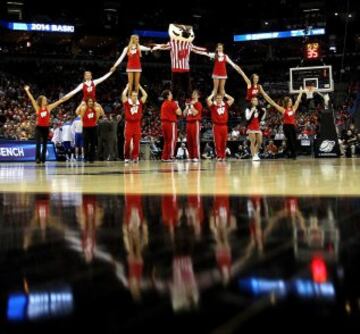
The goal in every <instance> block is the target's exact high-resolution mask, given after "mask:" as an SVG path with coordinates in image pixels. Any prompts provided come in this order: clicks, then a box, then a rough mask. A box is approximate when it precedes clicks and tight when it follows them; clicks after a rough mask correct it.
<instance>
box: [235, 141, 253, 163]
mask: <svg viewBox="0 0 360 334" xmlns="http://www.w3.org/2000/svg"><path fill="white" fill-rule="evenodd" d="M250 157H251V154H250V148H249V146H248V145H247V144H246V142H244V144H243V145H242V144H240V145H239V146H238V148H237V152H235V158H236V159H250Z"/></svg>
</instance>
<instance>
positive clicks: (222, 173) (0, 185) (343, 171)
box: [0, 159, 360, 196]
mask: <svg viewBox="0 0 360 334" xmlns="http://www.w3.org/2000/svg"><path fill="white" fill-rule="evenodd" d="M359 180H360V159H323V160H319V159H298V160H267V161H261V162H252V161H247V160H242V161H236V160H234V161H227V162H215V161H202V162H201V163H191V162H183V161H177V162H173V163H161V162H158V161H142V162H140V163H139V164H129V165H125V164H124V163H123V162H95V163H94V164H88V163H82V162H62V163H59V162H57V163H55V162H47V163H46V165H45V166H38V165H36V164H35V163H22V164H14V163H11V164H10V163H9V164H5V163H2V164H0V192H32V193H36V192H76V193H98V194H107V193H109V194H123V193H141V194H165V193H177V194H183V195H186V194H202V195H213V194H230V195H252V194H259V195H284V196H286V195H299V196H304V195H305V196H307V195H322V196H325V195H336V196H339V195H354V196H355V195H359V194H360V182H359Z"/></svg>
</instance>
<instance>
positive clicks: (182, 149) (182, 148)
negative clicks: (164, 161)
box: [176, 143, 189, 160]
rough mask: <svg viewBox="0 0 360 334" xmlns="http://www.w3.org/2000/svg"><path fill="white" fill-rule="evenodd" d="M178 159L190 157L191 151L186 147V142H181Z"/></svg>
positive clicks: (177, 154)
mask: <svg viewBox="0 0 360 334" xmlns="http://www.w3.org/2000/svg"><path fill="white" fill-rule="evenodd" d="M176 159H179V160H187V159H189V151H188V149H187V148H186V145H185V143H181V145H180V146H179V148H178V150H177V152H176Z"/></svg>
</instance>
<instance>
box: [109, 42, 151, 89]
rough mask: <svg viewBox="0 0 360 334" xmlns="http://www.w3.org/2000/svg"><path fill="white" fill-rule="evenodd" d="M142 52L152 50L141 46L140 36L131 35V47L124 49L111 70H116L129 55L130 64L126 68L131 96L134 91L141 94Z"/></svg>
mask: <svg viewBox="0 0 360 334" xmlns="http://www.w3.org/2000/svg"><path fill="white" fill-rule="evenodd" d="M141 51H151V48H148V47H146V46H143V45H140V43H139V36H138V35H131V36H130V41H129V45H128V46H126V47H125V48H124V50H123V52H122V53H121V55H120V57H119V58H118V60H117V61H116V63H115V64H114V66H113V67H112V68H111V69H112V70H115V69H116V67H118V66H119V65H120V63H121V62H122V61H123V59H124V58H125V56H126V55H127V57H128V62H127V66H126V72H127V74H128V85H129V94H131V92H132V91H133V90H135V92H136V93H139V88H140V77H141V71H142V69H141V61H140V58H141V56H142V55H141ZM133 87H134V89H133Z"/></svg>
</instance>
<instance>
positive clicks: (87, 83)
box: [64, 68, 115, 108]
mask: <svg viewBox="0 0 360 334" xmlns="http://www.w3.org/2000/svg"><path fill="white" fill-rule="evenodd" d="M114 71H115V69H113V68H112V69H111V70H110V72H108V73H106V74H105V75H103V76H102V77H100V78H98V79H95V80H93V78H92V72H91V71H85V72H84V81H83V82H82V83H81V84H79V85H78V86H77V87H76V88H75V89H73V90H72V91H71V92H70V93H67V94H66V95H65V96H64V98H65V99H67V98H70V97H71V96H73V95H75V94H76V93H78V92H80V91H82V93H83V98H82V101H81V103H80V105H79V106H78V108H80V107H83V108H84V107H86V101H87V100H88V99H91V100H93V101H94V103H95V106H96V107H97V108H101V106H100V104H99V103H97V102H96V86H97V85H99V84H100V83H102V82H103V81H105V80H106V79H107V78H109V77H110V76H111V74H113V73H114Z"/></svg>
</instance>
